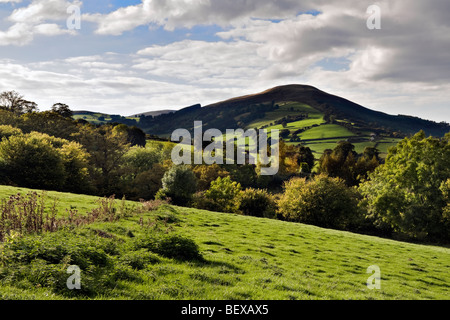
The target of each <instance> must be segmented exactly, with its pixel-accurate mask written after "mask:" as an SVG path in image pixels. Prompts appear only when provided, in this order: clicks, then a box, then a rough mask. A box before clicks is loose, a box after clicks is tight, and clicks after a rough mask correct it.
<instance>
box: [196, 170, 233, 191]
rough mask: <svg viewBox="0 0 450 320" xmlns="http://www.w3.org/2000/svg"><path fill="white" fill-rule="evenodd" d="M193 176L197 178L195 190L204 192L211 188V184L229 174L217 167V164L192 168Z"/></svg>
mask: <svg viewBox="0 0 450 320" xmlns="http://www.w3.org/2000/svg"><path fill="white" fill-rule="evenodd" d="M193 171H194V174H195V176H196V177H197V180H198V185H197V190H199V191H205V190H207V189H209V187H210V186H211V182H213V181H214V180H216V179H217V178H219V177H222V178H224V177H226V176H228V175H229V172H228V171H226V170H225V169H223V168H222V167H221V166H219V165H218V164H217V163H214V164H212V165H198V166H196V167H195V168H194V170H193Z"/></svg>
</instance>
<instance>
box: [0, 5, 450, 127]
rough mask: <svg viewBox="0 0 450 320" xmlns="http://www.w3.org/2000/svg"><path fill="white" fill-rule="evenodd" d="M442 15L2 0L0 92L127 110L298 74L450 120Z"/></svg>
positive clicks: (251, 89) (186, 101) (238, 90)
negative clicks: (372, 25)
mask: <svg viewBox="0 0 450 320" xmlns="http://www.w3.org/2000/svg"><path fill="white" fill-rule="evenodd" d="M371 5H377V6H378V8H380V10H381V11H380V12H381V15H380V17H381V19H380V21H381V29H369V28H368V27H367V21H368V20H369V22H374V21H375V20H373V18H374V17H375V16H374V15H373V11H369V12H368V10H367V9H368V8H369V6H371ZM77 8H78V9H79V12H80V19H79V21H80V25H79V27H80V28H78V26H77V24H76V22H77V21H78V20H77V19H76V18H77ZM68 9H69V10H68ZM449 16H450V1H448V0H430V1H423V0H381V1H374V0H373V1H372V0H369V1H364V0H363V1H361V0H341V1H331V0H304V1H303V0H127V1H126V0H123V1H120V0H83V1H81V0H0V91H6V90H16V91H18V92H20V93H21V94H23V95H24V96H25V98H27V99H28V100H32V101H35V102H37V103H38V105H39V108H40V110H46V109H49V108H50V106H51V105H52V104H54V103H56V102H63V103H66V104H68V105H69V106H70V107H71V108H72V109H73V110H92V111H100V112H106V113H116V114H122V115H130V114H135V113H139V112H145V111H152V110H159V109H166V108H169V109H179V108H182V107H185V106H189V105H192V104H196V103H201V104H202V105H207V104H209V103H213V102H217V101H219V100H223V99H228V98H231V97H235V96H239V95H245V94H250V93H256V92H260V91H263V90H265V89H268V88H271V87H274V86H277V85H283V84H292V83H298V84H308V85H312V86H315V87H317V88H319V89H321V90H324V91H327V92H329V93H332V94H336V95H340V96H342V97H344V98H347V99H349V100H352V101H354V102H356V103H359V104H362V105H364V106H366V107H369V108H372V109H375V110H380V111H383V112H387V113H390V114H409V115H414V116H419V117H423V118H426V119H431V120H435V121H446V122H450V85H449V80H450V20H449V19H448V17H449ZM74 27H75V28H74Z"/></svg>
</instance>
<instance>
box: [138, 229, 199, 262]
mask: <svg viewBox="0 0 450 320" xmlns="http://www.w3.org/2000/svg"><path fill="white" fill-rule="evenodd" d="M135 247H136V248H138V249H140V248H144V249H147V250H149V251H151V252H154V253H156V254H159V255H161V256H163V257H166V258H171V259H176V260H180V261H192V260H198V261H201V260H203V257H202V255H201V254H200V251H199V247H198V246H197V244H196V243H195V242H194V241H193V240H191V239H188V238H185V237H183V236H180V235H177V234H164V235H160V234H153V233H148V234H146V235H145V236H143V237H140V238H137V239H136V240H135Z"/></svg>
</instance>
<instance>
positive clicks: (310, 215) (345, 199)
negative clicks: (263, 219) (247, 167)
mask: <svg viewBox="0 0 450 320" xmlns="http://www.w3.org/2000/svg"><path fill="white" fill-rule="evenodd" d="M278 207H279V209H278V212H279V213H280V214H281V215H282V216H283V217H284V218H285V219H287V220H290V221H296V222H301V223H307V224H313V225H316V226H320V227H325V228H334V229H343V230H346V229H347V230H348V229H353V228H355V227H356V225H358V224H359V222H360V215H359V210H358V193H357V192H356V191H355V189H353V188H349V187H347V186H346V184H345V182H344V181H343V180H341V179H339V178H330V177H328V176H326V175H319V176H316V177H315V178H313V180H311V181H307V180H306V178H292V179H291V180H290V181H288V182H286V183H285V185H284V193H283V195H282V196H281V197H280V199H279V200H278Z"/></svg>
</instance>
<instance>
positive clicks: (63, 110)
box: [52, 103, 73, 118]
mask: <svg viewBox="0 0 450 320" xmlns="http://www.w3.org/2000/svg"><path fill="white" fill-rule="evenodd" d="M52 112H54V113H57V114H59V115H60V116H62V117H64V118H72V116H73V112H72V110H70V108H69V106H68V105H67V104H64V103H55V104H54V105H53V106H52Z"/></svg>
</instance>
